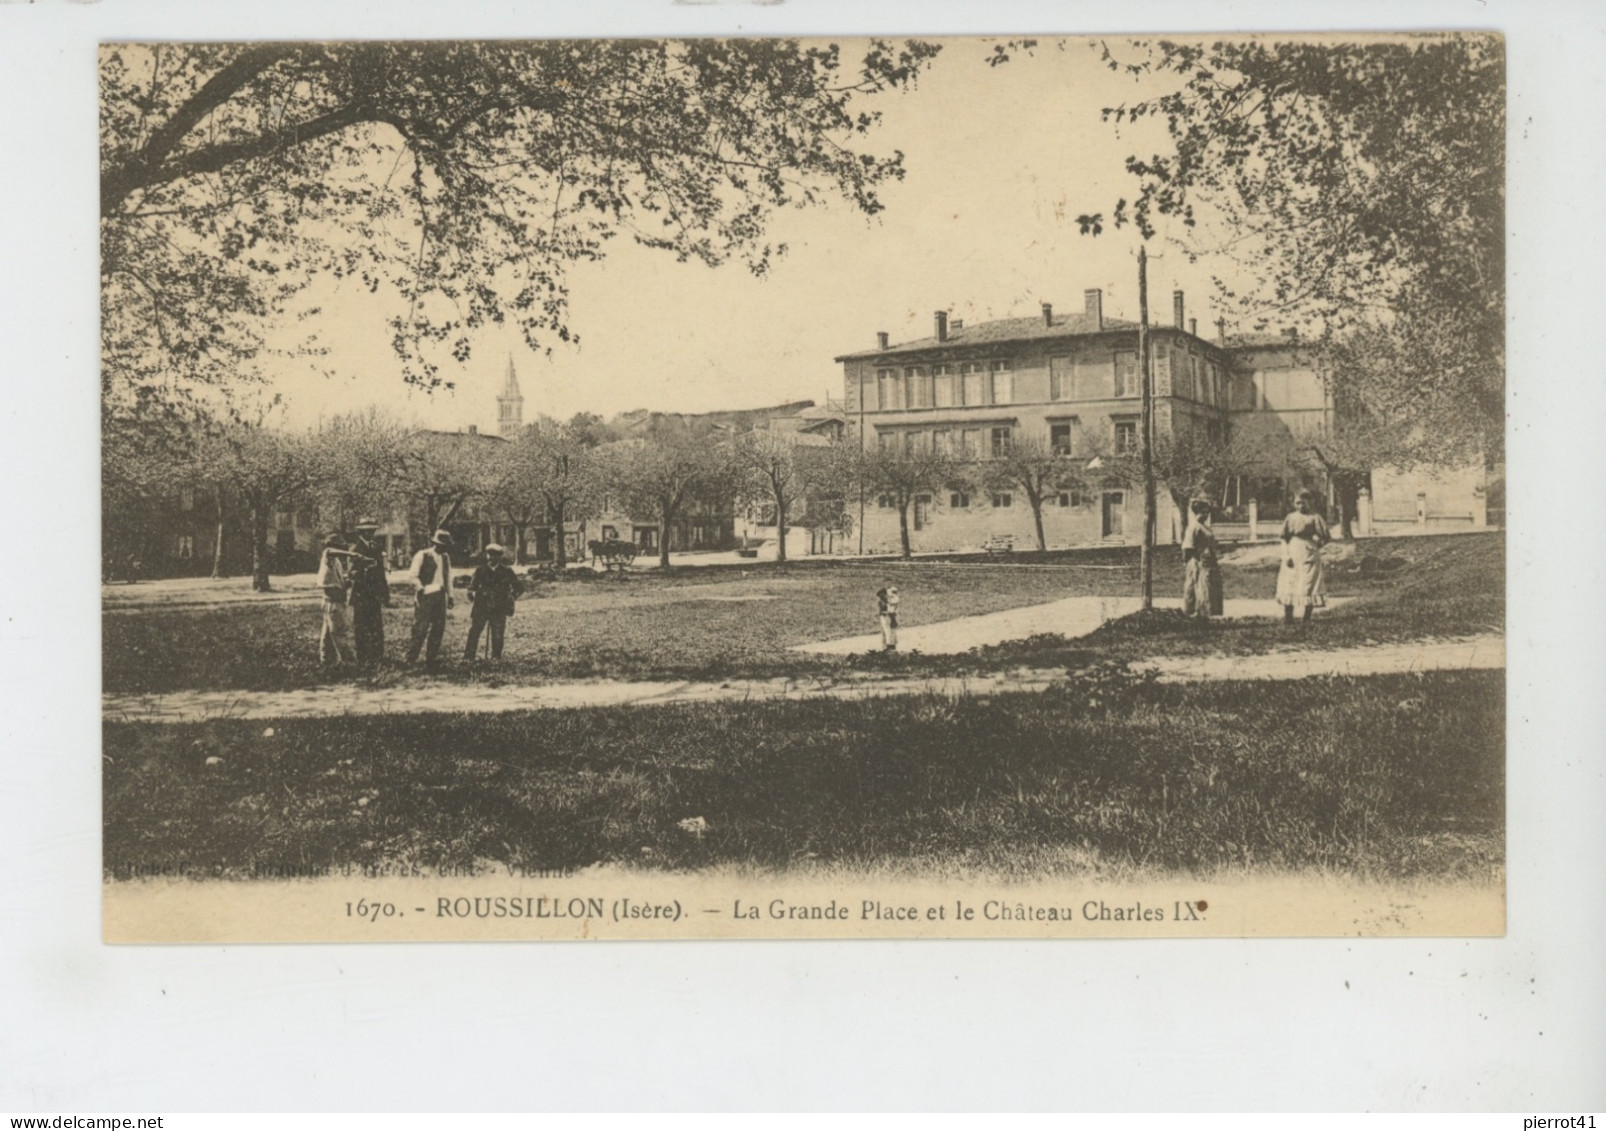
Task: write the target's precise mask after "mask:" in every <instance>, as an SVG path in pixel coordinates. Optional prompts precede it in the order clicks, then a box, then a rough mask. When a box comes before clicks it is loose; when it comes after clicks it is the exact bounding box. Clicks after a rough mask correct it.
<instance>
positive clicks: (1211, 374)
mask: <svg viewBox="0 0 1606 1131" xmlns="http://www.w3.org/2000/svg"><path fill="white" fill-rule="evenodd" d="M1109 356H1110V360H1109V361H1108V362H1105V361H1102V360H1101V361H1097V362H1090V361H1089V360H1088V359H1087V358H1085V357H1084V358H1082V359H1081V361H1080V368H1079V367H1078V359H1076V358H1074V357H1069V356H1067V357H1051V358H1049V359H1048V380H1049V399H1050V400H1055V401H1064V400H1099V399H1102V398H1103V397H1107V396H1112V395H1113V396H1116V397H1136V396H1138V395H1140V394H1141V392H1142V381H1141V376H1140V374H1139V372H1138V354H1137V351H1136V350H1115V351H1113V352H1112V353H1111V354H1110V355H1109ZM1013 370H1014V363H1013V362H1012V361H1010V360H1009V359H1007V358H1002V359H997V360H992V361H965V362H954V363H948V364H935V365H906V366H904V367H903V368H902V369H898V368H892V367H888V368H883V369H877V370H876V374H875V389H874V392H875V406H874V407H875V408H876V410H877V411H880V412H899V411H903V410H906V409H919V408H968V407H973V406H978V405H1007V404H1013V403H1015V380H1014V372H1013ZM1112 370H1113V373H1114V384H1113V388H1112V387H1111V386H1110V385H1108V382H1109V381H1110V379H1111V372H1112ZM1154 376H1155V379H1156V380H1157V381H1163V380H1166V379H1169V380H1170V381H1171V389H1172V393H1173V394H1174V395H1177V396H1186V397H1191V398H1192V399H1194V400H1197V401H1203V402H1205V403H1206V404H1213V405H1219V406H1221V407H1225V405H1224V402H1223V401H1222V394H1223V389H1222V381H1221V368H1220V366H1218V365H1217V364H1216V363H1215V362H1214V361H1210V360H1209V359H1207V358H1205V357H1204V356H1203V355H1202V354H1200V353H1199V352H1198V351H1197V350H1195V349H1192V348H1189V347H1185V346H1182V345H1180V344H1173V343H1169V342H1167V341H1165V340H1164V339H1160V340H1158V341H1156V343H1155V346H1154ZM863 391H864V394H865V401H866V407H867V408H868V407H870V405H869V403H868V402H869V401H870V390H869V389H868V388H867V389H865V390H863Z"/></svg>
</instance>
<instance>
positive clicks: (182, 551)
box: [178, 534, 195, 561]
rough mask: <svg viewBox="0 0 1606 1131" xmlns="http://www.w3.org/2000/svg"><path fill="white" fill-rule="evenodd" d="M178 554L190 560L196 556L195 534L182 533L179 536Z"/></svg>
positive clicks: (185, 559)
mask: <svg viewBox="0 0 1606 1131" xmlns="http://www.w3.org/2000/svg"><path fill="white" fill-rule="evenodd" d="M178 556H179V557H180V558H181V559H183V560H184V561H189V560H190V559H191V558H193V557H194V556H195V535H193V534H180V535H179V536H178Z"/></svg>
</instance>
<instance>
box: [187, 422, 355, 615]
mask: <svg viewBox="0 0 1606 1131" xmlns="http://www.w3.org/2000/svg"><path fill="white" fill-rule="evenodd" d="M319 454H320V450H319V448H318V446H317V445H316V444H315V443H314V442H313V440H312V439H311V438H310V437H308V436H306V435H304V434H302V433H296V432H288V431H283V430H280V429H277V428H273V427H270V426H269V425H268V424H267V423H265V422H263V421H258V422H256V423H245V422H240V421H235V422H231V423H228V424H224V425H220V426H218V427H216V428H215V429H214V430H213V431H212V432H211V433H210V434H209V435H207V436H206V437H205V438H204V439H203V440H202V441H201V442H200V451H199V459H198V461H197V462H198V465H199V466H201V467H204V468H206V469H207V472H208V478H209V480H210V482H211V483H212V484H214V485H215V486H216V487H217V488H219V489H220V490H226V491H230V492H232V493H233V494H234V496H235V497H236V498H238V499H240V500H241V502H242V503H243V504H244V505H245V508H246V513H247V517H248V519H249V522H250V530H251V588H253V589H255V590H256V591H257V592H259V593H266V592H268V591H269V589H270V588H272V586H271V585H270V583H269V579H268V561H269V559H268V527H269V524H270V523H271V522H272V520H273V516H274V515H275V514H277V513H278V512H279V511H281V510H286V509H293V508H295V507H296V506H297V505H298V504H300V503H303V502H306V501H308V500H309V499H310V497H311V495H312V492H313V491H314V489H315V488H317V487H318V486H319V485H320V484H321V483H322V482H324V480H325V478H326V477H327V475H328V469H327V467H326V466H325V464H324V463H323V461H322V460H321V459H320V458H318V457H319Z"/></svg>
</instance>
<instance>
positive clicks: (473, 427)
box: [468, 424, 480, 436]
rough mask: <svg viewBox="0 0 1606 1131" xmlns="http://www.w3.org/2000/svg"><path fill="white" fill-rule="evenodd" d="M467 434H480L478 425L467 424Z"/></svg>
mask: <svg viewBox="0 0 1606 1131" xmlns="http://www.w3.org/2000/svg"><path fill="white" fill-rule="evenodd" d="M468 434H469V435H470V436H478V435H479V434H480V426H479V425H478V424H470V425H469V426H468Z"/></svg>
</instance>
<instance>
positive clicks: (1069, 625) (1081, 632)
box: [792, 597, 1350, 656]
mask: <svg viewBox="0 0 1606 1131" xmlns="http://www.w3.org/2000/svg"><path fill="white" fill-rule="evenodd" d="M1349 600H1350V598H1348V597H1330V598H1328V601H1327V604H1328V607H1329V608H1332V607H1335V606H1338V605H1342V604H1345V603H1346V602H1348V601H1349ZM1154 604H1155V607H1156V608H1160V609H1180V608H1181V607H1182V601H1181V599H1180V598H1176V597H1171V598H1161V599H1159V600H1157V601H1155V603H1154ZM1139 606H1140V602H1139V601H1138V599H1137V598H1136V597H1066V598H1064V599H1063V600H1059V601H1050V602H1049V603H1048V604H1046V605H1027V606H1025V607H1024V608H1019V609H1005V610H1003V611H1002V612H997V613H982V614H980V615H977V616H973V617H958V618H956V619H954V620H946V621H941V622H939V623H937V624H919V625H909V626H907V627H904V628H901V629H899V630H898V649H899V650H900V651H903V652H920V653H923V654H925V655H927V656H958V655H962V654H964V653H965V652H968V651H970V650H971V649H972V648H982V647H986V646H987V645H990V644H1002V643H1003V642H1004V641H1006V640H1024V639H1026V637H1028V636H1035V635H1037V634H1038V633H1052V634H1054V635H1057V636H1063V637H1065V638H1067V639H1071V640H1074V639H1075V638H1076V637H1078V636H1086V635H1087V634H1088V633H1090V632H1092V631H1093V630H1094V629H1095V628H1097V627H1098V626H1099V625H1101V624H1103V623H1104V622H1105V621H1107V620H1113V619H1115V618H1116V617H1124V616H1128V615H1129V614H1131V613H1135V612H1137V611H1138V608H1139ZM1222 612H1223V615H1224V616H1225V617H1226V618H1227V619H1228V620H1253V619H1255V618H1262V619H1266V620H1273V619H1276V618H1278V617H1281V616H1282V607H1281V606H1280V605H1278V604H1277V602H1276V601H1272V600H1265V601H1260V600H1255V601H1250V600H1234V601H1227V602H1225V603H1224V604H1223V607H1222ZM880 648H881V636H880V634H879V633H871V634H868V635H865V636H848V637H843V638H842V639H840V640H821V641H817V642H815V643H813V644H799V645H797V646H796V647H795V648H793V649H792V651H794V652H809V653H812V654H814V655H820V656H850V655H854V654H856V653H862V652H874V651H878V650H879V649H880Z"/></svg>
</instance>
